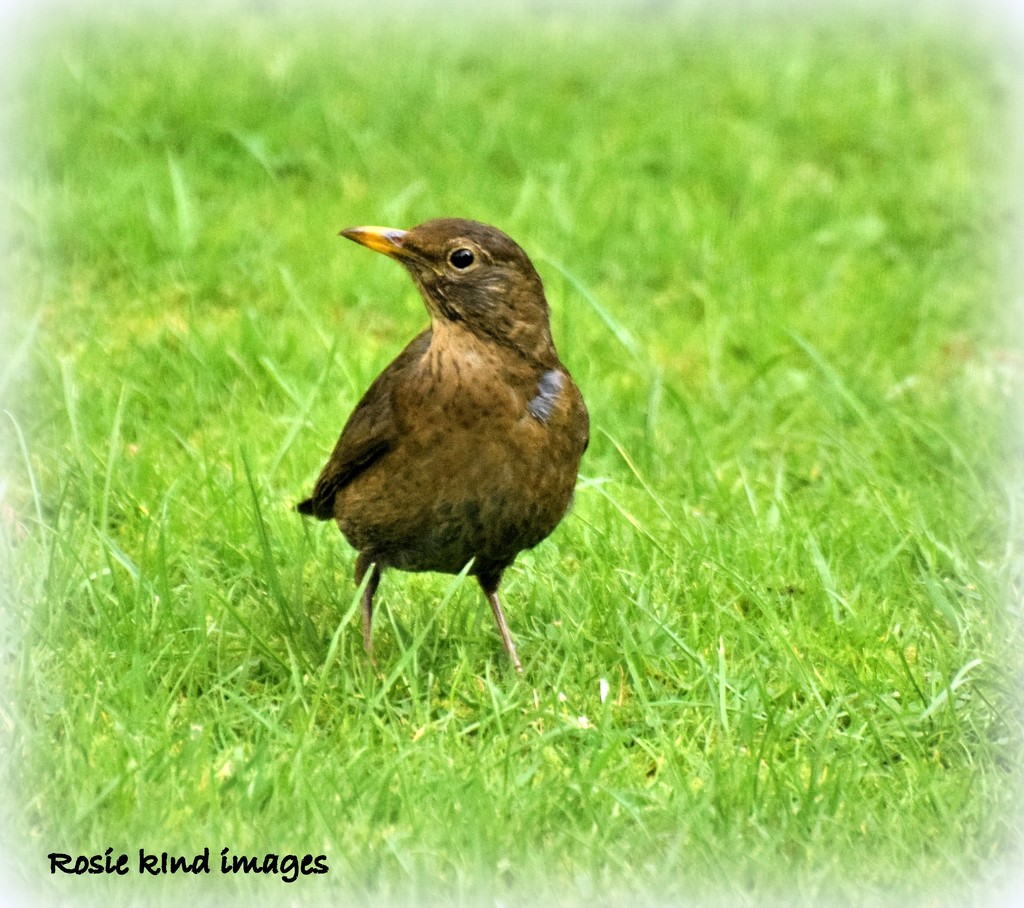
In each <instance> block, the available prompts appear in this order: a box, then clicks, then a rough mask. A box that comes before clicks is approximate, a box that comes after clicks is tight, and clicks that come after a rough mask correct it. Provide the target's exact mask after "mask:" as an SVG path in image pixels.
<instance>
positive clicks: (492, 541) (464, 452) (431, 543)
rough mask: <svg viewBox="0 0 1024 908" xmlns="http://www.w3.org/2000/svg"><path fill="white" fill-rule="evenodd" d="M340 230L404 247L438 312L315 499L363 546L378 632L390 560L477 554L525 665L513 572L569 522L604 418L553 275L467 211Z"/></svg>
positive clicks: (387, 247) (386, 381) (358, 570)
mask: <svg viewBox="0 0 1024 908" xmlns="http://www.w3.org/2000/svg"><path fill="white" fill-rule="evenodd" d="M341 235H342V236H344V237H347V238H348V239H350V240H354V241H355V242H357V243H360V244H361V245H363V246H366V247H368V248H369V249H373V250H374V251H376V252H382V253H384V255H386V256H389V257H390V258H393V259H395V260H397V261H399V262H401V263H402V264H403V265H404V266H405V268H406V270H407V271H408V272H409V274H410V275H411V276H412V279H413V281H415V283H416V286H417V287H418V288H419V291H420V294H421V295H422V297H423V301H424V303H426V307H427V311H428V312H429V313H430V326H429V327H428V328H426V329H425V330H424V331H423V332H422V333H420V334H419V335H418V336H417V337H416V338H414V339H413V341H412V342H411V343H410V344H409V345H408V346H407V347H406V348H405V349H404V350H403V351H402V352H401V353H400V354H399V355H398V356H397V357H396V358H395V360H394V362H392V363H391V365H389V366H388V367H387V368H386V369H385V370H384V371H383V372H382V373H381V374H380V375H379V376H378V377H377V379H376V381H374V382H373V384H372V385H370V387H369V390H367V392H366V393H365V394H364V395H363V398H362V400H360V401H359V403H358V404H357V405H356V408H355V410H354V411H353V412H352V415H351V416H350V417H349V418H348V422H347V423H346V424H345V428H344V429H343V430H342V433H341V437H340V438H339V439H338V443H337V445H335V448H334V453H332V454H331V457H330V460H328V461H327V465H326V466H325V467H324V469H323V472H322V473H321V474H320V478H319V479H318V480H317V483H316V487H315V488H314V490H313V495H312V496H311V497H310V498H308V499H306V500H305V501H303V502H302V503H301V504H299V505H298V510H299V512H300V513H302V514H311V515H313V516H314V517H318V518H319V519H320V520H331V519H333V520H336V521H337V522H338V526H339V528H340V529H341V532H342V534H343V535H344V536H345V538H346V539H347V540H348V541H349V543H350V544H351V545H352V546H353V547H354V548H355V549H356V550H357V551H358V552H359V557H358V558H357V559H356V566H355V577H356V583H357V584H359V583H362V580H363V577H364V575H365V574H366V571H367V570H371V573H370V578H369V581H368V582H367V585H366V589H365V591H364V592H363V597H362V611H363V642H364V645H365V647H366V651H367V653H370V654H371V655H372V636H371V629H372V620H373V597H374V594H375V593H376V591H377V585H378V583H379V582H380V576H381V572H382V571H383V570H384V569H385V568H390V567H393V568H398V569H399V570H403V571H441V572H444V573H449V574H457V573H459V572H460V571H462V570H463V568H465V567H466V565H467V564H469V563H470V562H471V561H472V566H471V567H470V569H469V570H470V573H471V574H473V575H474V576H475V577H476V579H477V581H478V582H479V584H480V586H481V588H482V589H483V591H484V595H485V596H486V597H487V600H488V602H489V603H490V605H491V609H492V610H493V612H494V619H495V621H497V623H498V630H499V631H500V632H501V639H502V641H503V642H504V644H505V649H506V650H507V652H508V655H509V658H511V660H512V663H513V664H514V665H515V668H516V670H517V671H520V672H521V671H522V670H523V669H522V665H521V664H520V662H519V656H518V655H517V653H516V647H515V643H513V641H512V635H511V634H510V633H509V629H508V624H507V623H506V621H505V615H504V613H503V612H502V609H501V601H500V600H499V598H498V585H499V584H500V582H501V576H502V572H503V571H504V570H505V569H506V568H507V567H508V566H509V565H510V564H512V562H513V561H514V560H515V558H516V555H518V554H519V552H521V551H522V550H524V549H529V548H532V547H533V546H535V545H537V543H538V542H540V541H541V540H542V539H544V538H545V537H547V536H548V534H549V533H551V531H552V530H553V529H554V528H555V527H556V526H557V525H558V522H559V521H560V520H561V519H562V517H563V516H564V515H565V512H566V510H568V508H569V504H570V502H571V500H572V495H573V488H574V486H575V484H576V476H577V472H578V470H579V464H580V458H581V457H582V456H583V452H584V450H585V449H586V447H587V442H588V440H589V418H588V416H587V408H586V406H585V405H584V403H583V397H582V395H581V394H580V392H579V389H578V388H577V387H576V385H575V384H574V383H573V380H572V378H571V376H570V375H569V372H568V370H567V369H566V368H565V366H563V365H562V362H561V361H560V360H559V358H558V352H557V351H556V350H555V345H554V343H553V342H552V340H551V329H550V326H549V323H548V303H547V300H546V299H545V297H544V288H543V285H542V284H541V280H540V276H539V275H538V274H537V271H536V269H535V268H534V267H533V264H532V263H531V262H530V260H529V258H527V255H526V253H525V252H523V250H522V249H521V248H520V247H519V246H518V245H517V244H516V243H515V242H514V241H513V240H512V239H510V238H509V237H508V236H506V235H505V234H504V233H502V232H501V231H500V230H497V229H496V228H494V227H488V226H487V225H485V224H479V223H477V222H475V221H467V220H461V219H456V218H441V219H438V220H433V221H427V222H426V223H424V224H420V225H419V226H418V227H414V228H412V229H411V230H395V229H391V228H385V227H352V228H349V229H348V230H343V231H342V232H341Z"/></svg>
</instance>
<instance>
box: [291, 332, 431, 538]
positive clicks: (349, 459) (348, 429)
mask: <svg viewBox="0 0 1024 908" xmlns="http://www.w3.org/2000/svg"><path fill="white" fill-rule="evenodd" d="M430 337H431V331H430V329H429V328H427V329H426V330H425V331H423V332H422V333H421V334H419V335H418V336H417V337H416V338H415V339H414V340H413V341H412V342H411V343H410V344H409V345H408V346H407V347H406V348H405V349H404V350H403V351H402V352H401V353H400V354H398V356H397V357H396V358H395V359H394V361H393V362H392V363H391V365H390V366H388V367H387V368H386V369H385V370H384V371H383V372H382V373H381V374H380V375H378V376H377V379H376V380H375V381H374V383H373V384H372V385H370V387H369V388H368V389H367V391H366V393H365V394H364V395H363V397H362V399H361V400H360V401H359V403H358V404H356V408H355V410H353V411H352V415H351V416H350V417H349V418H348V422H347V423H345V428H344V429H342V432H341V437H340V438H339V439H338V443H337V444H336V445H335V446H334V451H333V453H332V454H331V456H330V459H329V460H328V461H327V464H326V466H324V468H323V470H322V471H321V473H320V478H319V479H318V480H317V481H316V486H315V487H314V488H313V494H312V496H310V497H309V498H307V499H306V500H305V501H302V502H300V503H299V504H298V505H297V506H296V510H297V511H298V512H299V513H300V514H308V515H310V516H313V517H316V518H318V519H320V520H331V519H332V518H333V517H334V499H335V497H336V496H337V494H338V492H340V491H341V490H342V489H343V488H344V487H345V486H347V485H348V484H349V483H350V482H352V481H353V480H354V479H355V478H356V477H357V476H359V474H360V473H362V472H363V471H364V470H365V469H367V467H369V466H370V465H371V464H373V463H375V462H376V461H377V460H379V459H380V458H381V457H383V456H384V455H385V454H387V453H388V451H390V450H392V449H393V448H394V447H395V445H396V444H397V442H398V437H399V432H398V429H397V424H396V420H395V413H394V409H393V401H392V393H391V392H392V389H393V388H394V386H395V383H396V379H397V378H398V376H399V375H400V374H401V373H402V372H404V371H405V370H406V369H408V368H409V367H410V366H412V365H413V364H415V363H416V362H417V361H418V360H419V359H420V358H421V357H422V356H423V354H424V353H426V351H427V348H428V347H429V346H430Z"/></svg>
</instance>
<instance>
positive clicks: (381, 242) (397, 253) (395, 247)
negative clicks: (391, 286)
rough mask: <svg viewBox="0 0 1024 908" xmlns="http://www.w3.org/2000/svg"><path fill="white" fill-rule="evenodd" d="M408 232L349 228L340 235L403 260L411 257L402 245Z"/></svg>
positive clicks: (390, 228)
mask: <svg viewBox="0 0 1024 908" xmlns="http://www.w3.org/2000/svg"><path fill="white" fill-rule="evenodd" d="M407 232H408V231H405V230H397V229H396V228H394V227H349V228H347V229H346V230H342V231H341V233H340V234H338V235H339V236H343V237H345V238H346V239H349V240H352V241H353V242H356V243H359V245H360V246H365V247H366V248H367V249H372V250H373V251H374V252H383V253H384V255H386V256H388V257H389V258H393V259H399V260H402V259H408V258H410V257H411V256H410V254H409V251H408V250H407V249H405V247H404V246H403V245H402V242H403V241H404V240H405V235H406V233H407Z"/></svg>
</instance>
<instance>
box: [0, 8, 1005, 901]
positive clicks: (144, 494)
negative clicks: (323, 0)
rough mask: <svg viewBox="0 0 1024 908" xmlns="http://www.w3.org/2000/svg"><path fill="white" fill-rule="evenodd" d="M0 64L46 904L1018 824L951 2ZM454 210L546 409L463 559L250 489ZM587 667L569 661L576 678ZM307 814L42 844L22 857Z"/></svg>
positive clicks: (126, 41)
mask: <svg viewBox="0 0 1024 908" xmlns="http://www.w3.org/2000/svg"><path fill="white" fill-rule="evenodd" d="M30 47H31V51H30V52H28V53H26V54H25V55H24V58H23V59H22V60H21V62H20V64H19V66H18V67H17V68H16V69H15V70H13V71H12V78H11V80H10V81H9V83H8V85H7V88H6V93H5V96H4V99H3V102H4V103H3V123H2V127H3V135H4V136H9V137H12V141H11V142H10V143H9V147H8V148H7V149H6V152H5V154H6V157H7V159H8V161H7V172H6V174H5V176H4V178H3V185H2V195H0V198H2V200H3V212H4V214H3V219H4V223H5V225H6V227H5V231H4V246H3V264H2V266H0V272H2V275H3V277H2V282H3V291H4V294H5V297H6V300H7V304H6V306H5V310H4V312H3V315H2V326H0V327H2V330H0V333H2V334H3V337H4V341H3V345H4V360H3V367H2V369H0V394H2V401H0V403H2V407H3V409H4V410H5V411H6V413H5V414H4V415H3V429H2V433H3V437H4V439H5V440H4V442H3V447H2V453H0V456H2V461H0V464H2V474H0V497H2V502H0V505H2V508H3V512H2V521H0V538H2V558H0V570H2V576H0V594H2V595H3V597H4V613H5V627H4V637H3V644H4V666H5V668H4V674H5V682H6V688H7V690H8V694H9V695H8V697H7V701H6V704H5V706H4V709H3V713H2V718H3V724H4V740H5V745H4V748H5V752H6V757H5V761H4V766H5V773H6V775H7V779H8V784H9V788H10V791H11V795H10V799H9V800H10V804H9V810H8V812H9V813H10V815H11V817H12V819H11V823H10V824H9V825H10V840H11V843H12V844H10V845H9V847H10V848H14V849H15V854H16V857H17V859H18V860H19V861H20V862H21V865H22V868H23V870H22V872H23V874H24V876H25V877H26V878H27V879H29V880H31V881H39V882H40V885H41V886H42V887H43V889H44V891H45V892H47V893H49V894H50V895H51V896H54V895H61V896H65V897H72V896H80V897H83V898H85V897H88V898H92V899H96V900H104V901H109V900H110V899H111V898H112V897H113V898H115V900H118V899H120V898H121V897H124V898H135V899H139V898H142V896H143V894H145V895H146V896H147V897H149V896H171V895H172V894H175V893H178V894H181V893H186V894H188V895H189V896H190V897H194V896H196V895H197V894H200V893H201V894H203V895H204V896H206V895H211V894H212V895H216V896H217V897H229V896H231V895H235V894H239V893H253V892H255V893H257V894H259V895H261V896H263V897H265V898H267V899H271V900H274V901H275V902H278V903H279V902H280V901H281V900H282V898H285V899H287V900H288V904H312V903H317V902H319V901H320V900H322V899H327V898H330V899H331V900H332V901H333V902H334V903H338V902H339V901H345V902H346V903H354V904H375V905H376V904H389V903H406V902H409V901H424V902H427V901H437V902H440V903H453V904H477V903H481V904H483V903H487V904H490V903H494V904H513V903H520V904H524V903H533V902H537V901H539V902H542V903H549V902H550V903H559V904H565V905H583V904H605V903H613V902H614V903H617V904H624V903H627V902H629V903H634V904H636V903H639V902H640V901H647V902H651V901H655V902H662V903H678V902H690V901H698V902H704V903H707V902H713V901H718V900H720V901H722V902H724V903H728V904H765V903H766V902H773V901H781V902H785V903H798V904H823V903H825V904H828V903H831V902H833V901H835V902H843V903H865V902H870V901H873V900H876V899H882V900H885V899H888V898H897V899H900V900H904V901H906V900H909V901H911V902H913V903H917V902H919V901H920V902H923V901H928V903H929V904H963V903H965V902H967V901H970V900H971V899H976V900H978V901H979V903H980V901H981V900H982V899H983V898H984V896H983V893H984V892H985V891H986V886H987V885H988V884H989V882H990V881H991V880H993V879H999V878H1000V876H1001V874H1003V873H1004V872H1005V869H1006V867H1007V866H1013V865H1014V863H1015V862H1017V861H1019V860H1020V846H1021V836H1020V827H1019V823H1018V817H1019V812H1020V806H1021V801H1020V781H1019V780H1020V770H1021V761H1020V754H1021V745H1022V743H1024V741H1022V728H1024V721H1022V720H1024V717H1022V713H1021V708H1020V701H1019V696H1018V683H1019V681H1020V679H1021V676H1022V669H1024V656H1022V653H1024V646H1022V645H1024V635H1022V633H1021V624H1020V619H1021V614H1020V612H1021V609H1020V590H1021V583H1022V581H1024V572H1022V569H1021V565H1022V562H1021V533H1020V529H1021V527H1020V519H1021V517H1020V515H1021V513H1022V511H1021V508H1022V505H1024V500H1022V498H1021V497H1020V495H1019V493H1015V492H1014V489H1015V488H1018V489H1019V484H1017V485H1015V480H1017V479H1019V475H1018V474H1017V468H1016V461H1015V459H1014V458H1015V454H1019V452H1020V448H1021V444H1020V442H1021V439H1020V436H1019V433H1017V432H1016V431H1015V430H1014V429H1013V428H1012V427H1013V426H1014V425H1015V423H1014V419H1015V417H1016V414H1015V412H1014V401H1015V400H1019V399H1020V395H1021V393H1022V391H1024V353H1022V346H1021V343H1020V337H1019V330H1018V329H1017V327H1016V321H1015V314H1014V313H1013V312H1012V311H1011V305H1010V303H1011V301H1012V300H1013V291H1012V288H1011V287H1010V286H1009V283H1010V282H1008V281H1007V280H1006V278H1005V271H1004V270H1003V264H1004V262H1005V260H1006V259H1007V258H1008V257H1009V254H1010V252H1011V251H1012V243H1011V242H1010V241H1011V239H1012V238H1011V237H1010V236H1009V234H1008V232H1007V229H1006V226H1005V225H1006V223H1007V222H1008V220H1009V219H1011V218H1012V217H1013V216H1014V215H1015V213H1016V211H1017V209H1016V207H1015V206H1016V200H1015V198H1014V196H1013V193H1012V191H1011V189H1010V182H1009V176H1008V164H1009V161H1010V160H1011V157H1010V152H1009V150H1008V149H1009V146H1010V116H1009V113H1010V110H1011V108H1012V100H1013V91H1014V90H1015V88H1016V86H1015V84H1014V83H1013V82H1011V81H1010V79H1009V77H1008V76H1007V75H1006V72H1007V69H1006V67H1005V66H1004V63H1005V58H1004V57H1003V56H1001V55H1000V52H999V50H998V47H997V45H996V44H995V43H993V42H990V41H988V40H987V39H985V38H984V37H983V36H982V35H981V34H980V33H979V32H977V31H975V30H972V29H970V28H965V27H964V23H962V22H956V21H954V22H944V21H943V20H942V19H941V17H932V18H931V19H926V18H924V17H923V16H917V17H913V16H906V15H904V16H902V17H895V16H887V15H884V14H881V13H874V14H872V13H870V12H867V11H864V12H862V13H860V14H857V15H853V16H845V17H843V18H835V19H832V18H829V17H828V16H809V15H806V14H801V15H800V16H796V15H793V16H788V17H787V16H780V15H775V16H769V15H768V14H767V13H762V14H759V15H758V16H756V17H755V18H754V19H753V20H751V19H750V17H749V16H747V17H744V16H741V15H740V14H739V13H738V12H736V11H733V12H732V13H722V14H720V15H717V16H716V15H706V16H703V15H697V14H684V13H680V12H671V11H668V12H665V11H662V12H657V11H655V10H654V9H653V8H651V9H648V10H647V11H645V12H638V13H635V14H632V15H627V14H625V13H623V12H621V11H620V12H619V13H615V12H612V13H601V14H591V15H589V16H585V15H583V14H582V13H581V12H580V11H579V10H577V11H576V12H562V13H542V12H534V13H519V14H515V15H512V14H510V15H508V16H506V17H505V18H504V19H502V18H501V17H497V16H495V17H493V18H492V19H490V20H487V21H475V22H470V23H469V24H467V23H466V22H465V21H464V17H463V15H462V14H459V13H455V12H451V11H449V12H442V11H441V10H440V8H435V7H428V8H426V9H420V10H419V11H418V12H416V13H412V12H410V11H409V10H408V9H404V10H402V11H401V15H395V16H392V17H389V18H385V17H384V16H378V17H374V16H366V15H357V14H356V13H355V12H351V13H347V14H332V15H328V14H327V13H325V12H322V11H321V12H317V11H313V10H306V11H305V12H304V13H302V14H292V15H285V14H284V13H280V12H275V11H274V9H273V8H272V7H270V8H264V7H256V6H252V7H250V6H242V5H239V6H238V7H237V8H229V9H226V10H220V11H214V12H207V13H205V14H203V15H202V16H200V17H199V18H198V19H194V20H193V21H192V22H191V24H189V25H185V24H183V23H182V22H179V21H176V20H173V19H171V18H170V17H168V16H160V15H156V14H152V13H151V14H149V15H145V14H142V13H122V14H120V15H117V14H114V13H104V14H100V13H98V12H93V13H92V14H90V15H87V16H86V15H75V14H73V13H70V12H69V13H67V14H65V15H64V16H62V17H61V18H60V19H57V18H54V17H51V18H50V19H47V20H40V21H39V22H37V25H36V30H35V32H34V34H33V37H32V41H31V43H30ZM438 215H460V216H467V217H474V218H478V219H480V220H484V221H488V222H491V223H494V224H497V225H498V226H500V227H502V228H503V229H505V230H506V231H508V232H509V233H510V234H512V235H513V236H514V237H516V238H517V239H518V240H519V241H520V242H521V243H522V245H523V246H524V247H525V248H526V249H527V250H528V252H529V253H530V254H531V256H532V257H533V259H534V261H535V262H536V264H537V265H538V268H539V270H540V271H541V274H542V276H543V277H544V279H545V282H546V286H547V289H548V295H549V299H550V301H551V304H552V308H553V330H554V333H555V337H556V340H557V342H558V345H559V349H560V351H561V353H562V355H563V358H564V359H565V361H566V363H567V364H568V365H569V367H570V369H571V370H572V371H573V374H574V375H575V377H576V378H577V380H578V383H579V384H580V386H581V387H582V389H583V391H584V394H585V396H586V399H587V401H588V404H589V406H590V410H591V416H592V426H593V440H592V444H591V447H590V450H589V451H588V452H587V454H586V457H585V459H584V463H583V470H582V476H581V479H580V483H579V488H578V491H577V495H576V503H575V507H574V510H573V512H572V513H571V515H570V516H569V517H568V518H567V519H566V520H565V522H564V523H563V525H562V526H561V527H560V528H559V529H558V530H557V531H556V533H555V534H554V535H553V536H552V538H551V539H550V540H548V541H547V542H545V543H544V544H543V545H541V546H540V547H539V548H537V549H536V550H534V551H533V552H529V553H526V554H524V555H523V556H522V557H521V558H520V559H519V561H518V562H517V565H516V566H515V567H514V568H513V569H512V570H510V571H509V573H508V575H507V580H506V584H505V587H504V589H505V601H506V610H507V614H508V617H509V621H510V623H511V626H512V629H513V632H514V633H515V634H516V637H517V640H518V643H519V648H520V654H521V655H522V657H523V661H524V664H525V668H526V673H525V676H524V677H522V678H518V677H516V676H515V675H514V673H513V672H511V671H510V669H509V666H508V664H507V662H506V660H505V659H504V657H503V653H502V650H501V644H500V640H499V639H498V637H497V634H496V632H495V629H494V627H493V625H492V622H491V619H490V615H489V612H488V610H487V608H486V604H485V603H484V602H483V600H482V599H481V597H480V596H479V593H478V591H477V590H476V589H475V584H473V583H472V582H464V581H463V579H460V578H451V577H444V576H436V575H404V574H398V573H391V574H389V575H387V576H386V577H385V579H384V583H383V584H382V587H381V591H380V593H379V594H378V602H379V608H380V611H379V613H378V621H377V626H376V630H377V633H376V644H377V657H378V666H377V668H376V670H375V669H374V668H373V667H371V666H369V665H368V664H367V663H366V660H365V659H364V656H363V653H362V649H361V636H360V625H359V619H358V609H357V600H356V595H357V593H356V590H355V589H354V587H353V585H352V581H351V573H352V563H353V560H354V559H353V553H352V552H351V550H350V549H349V548H348V547H347V545H346V544H345V543H344V541H343V540H342V539H341V538H340V536H339V535H338V533H337V532H336V531H335V529H334V528H333V527H331V526H327V525H319V524H318V525H313V524H311V523H309V522H306V521H303V520H301V519H299V518H298V516H297V515H296V514H295V513H294V512H293V510H292V507H293V504H294V503H295V502H296V501H297V500H298V499H299V498H300V497H301V496H303V495H304V494H306V493H308V490H309V489H310V488H311V484H312V482H313V480H314V479H315V477H316V474H317V472H318V470H319V468H320V466H321V464H322V462H323V460H324V458H325V456H326V454H327V453H328V452H329V450H330V447H331V446H332V445H333V443H334V440H335V438H336V435H337V432H338V431H339V430H340V427H341V425H342V422H343V420H344V418H345V416H346V415H347V413H348V412H349V410H350V408H351V406H352V405H353V404H354V402H355V401H356V399H357V398H358V396H359V394H360V393H361V392H362V390H363V389H364V388H365V387H366V385H367V384H368V383H369V382H370V381H371V380H372V378H373V377H374V376H375V375H376V374H377V372H378V371H379V370H380V369H381V368H382V367H383V366H384V365H385V364H386V363H387V362H388V361H389V359H390V358H391V357H392V356H393V355H394V354H395V353H396V352H397V351H398V350H399V349H400V348H401V346H402V345H403V344H404V343H405V342H406V341H407V340H408V339H409V338H410V337H411V336H412V335H413V334H414V333H415V332H416V331H418V330H419V329H420V327H422V325H423V324H424V323H425V314H424V311H423V309H422V304H421V303H420V301H419V299H418V297H417V295H416V293H415V290H414V288H413V287H412V285H411V283H410V282H409V281H408V279H407V278H406V276H405V275H404V274H403V273H402V271H401V269H400V268H398V267H396V266H395V265H394V264H393V263H389V262H387V261H385V260H384V259H383V258H380V257H378V256H371V255H369V254H366V253H364V252H363V251H361V250H359V249H357V248H356V247H354V246H351V245H349V244H344V243H343V242H342V241H340V240H338V239H337V238H336V236H335V234H336V233H337V231H338V230H339V229H340V228H342V227H345V226H349V225H353V224H361V223H372V224H375V223H381V224H389V225H394V226H400V227H405V226H411V225H412V224H415V223H417V222H419V221H421V220H425V219H427V218H429V217H433V216H438ZM605 690H606V691H607V695H606V696H604V697H602V691H605ZM107 846H112V847H113V848H114V849H115V851H120V850H132V851H133V852H134V851H137V849H138V848H140V847H145V848H147V849H148V850H150V851H163V850H166V851H169V852H172V853H185V854H190V855H192V854H195V853H196V852H197V851H199V850H201V849H202V848H203V847H205V846H208V847H210V849H211V852H212V854H213V861H214V864H215V865H216V860H217V856H218V855H219V852H220V849H221V848H222V847H225V846H228V847H230V848H231V849H232V850H233V851H234V852H236V853H239V852H241V853H250V854H259V855H263V854H265V853H267V852H276V853H279V854H284V853H297V854H299V855H302V854H305V853H307V852H308V853H313V854H319V853H324V854H326V855H327V858H328V862H329V866H330V872H329V873H328V874H327V875H325V876H320V877H315V878H314V877H308V878H303V879H302V880H300V881H298V882H295V883H293V884H286V883H283V882H281V881H280V880H279V879H268V878H264V877H255V876H249V877H245V878H243V877H226V876H225V877H222V876H220V875H219V874H216V873H214V874H212V875H211V876H210V877H209V878H204V879H184V880H182V879H180V878H173V879H168V878H163V879H150V880H142V879H140V878H139V877H138V876H137V875H135V874H132V875H131V876H128V877H124V878H103V877H82V878H79V877H54V878H52V879H51V878H50V877H49V876H48V875H47V862H46V854H47V853H48V852H50V851H63V852H70V853H78V852H84V853H93V852H102V851H103V850H104V849H105V848H106V847H107Z"/></svg>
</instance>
